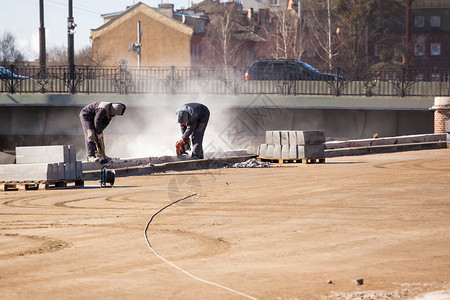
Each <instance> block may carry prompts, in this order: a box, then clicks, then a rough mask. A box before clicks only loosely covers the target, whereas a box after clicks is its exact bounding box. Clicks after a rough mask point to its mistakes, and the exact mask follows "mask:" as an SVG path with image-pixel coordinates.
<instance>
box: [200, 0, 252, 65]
mask: <svg viewBox="0 0 450 300" xmlns="http://www.w3.org/2000/svg"><path fill="white" fill-rule="evenodd" d="M240 16H241V15H240V14H239V12H238V9H237V4H236V3H231V4H226V5H224V4H221V3H219V2H217V5H216V6H215V8H214V10H213V11H211V12H210V22H209V24H208V29H207V37H208V38H207V39H206V43H207V45H206V47H208V48H209V50H210V51H211V52H212V53H213V56H214V57H213V59H214V58H216V59H215V65H219V66H222V67H224V68H229V67H232V66H237V65H240V61H241V58H243V57H246V56H247V54H245V53H242V51H241V50H242V49H243V48H245V47H241V46H242V45H243V44H244V41H245V38H244V39H240V38H239V35H238V34H237V32H238V31H239V29H244V28H240V27H241V26H240V25H239V22H238V20H239V18H240ZM238 51H239V53H238Z"/></svg>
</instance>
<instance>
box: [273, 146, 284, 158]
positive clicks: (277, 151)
mask: <svg viewBox="0 0 450 300" xmlns="http://www.w3.org/2000/svg"><path fill="white" fill-rule="evenodd" d="M281 147H282V145H274V147H273V156H272V157H273V158H281Z"/></svg>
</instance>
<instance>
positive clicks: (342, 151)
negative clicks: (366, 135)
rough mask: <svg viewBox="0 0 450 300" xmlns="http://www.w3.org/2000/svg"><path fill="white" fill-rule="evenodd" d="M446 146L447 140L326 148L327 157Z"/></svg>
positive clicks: (443, 147) (442, 147)
mask: <svg viewBox="0 0 450 300" xmlns="http://www.w3.org/2000/svg"><path fill="white" fill-rule="evenodd" d="M445 148H447V142H446V141H441V142H428V143H411V144H398V145H379V146H367V147H351V148H338V149H327V150H325V157H338V156H352V155H366V154H377V153H392V152H403V151H415V150H431V149H445Z"/></svg>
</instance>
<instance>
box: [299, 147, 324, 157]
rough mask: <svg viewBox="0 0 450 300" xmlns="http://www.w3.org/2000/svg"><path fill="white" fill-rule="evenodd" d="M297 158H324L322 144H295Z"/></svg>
mask: <svg viewBox="0 0 450 300" xmlns="http://www.w3.org/2000/svg"><path fill="white" fill-rule="evenodd" d="M297 151H298V153H297V158H324V157H325V147H324V145H323V144H318V145H303V146H297Z"/></svg>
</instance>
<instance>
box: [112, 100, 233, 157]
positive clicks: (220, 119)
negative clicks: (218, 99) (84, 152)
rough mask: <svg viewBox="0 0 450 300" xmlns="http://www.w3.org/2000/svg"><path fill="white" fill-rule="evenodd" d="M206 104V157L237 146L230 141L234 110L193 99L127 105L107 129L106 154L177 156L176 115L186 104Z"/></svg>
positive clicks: (178, 137)
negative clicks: (228, 134) (228, 128)
mask: <svg viewBox="0 0 450 300" xmlns="http://www.w3.org/2000/svg"><path fill="white" fill-rule="evenodd" d="M189 102H199V103H203V104H205V105H206V106H207V107H208V108H209V110H210V113H211V116H210V119H209V123H208V127H207V128H206V132H205V136H204V139H203V150H204V152H205V157H207V158H211V157H219V156H221V154H223V152H225V151H228V150H232V149H233V148H235V146H233V145H232V143H231V142H230V141H229V138H228V136H227V134H226V133H227V127H229V126H230V125H231V124H232V122H233V115H232V113H231V110H229V109H226V108H224V106H223V105H220V104H219V103H214V101H211V100H209V101H208V100H207V99H202V98H201V97H198V96H194V97H193V98H191V99H188V98H186V100H185V101H182V102H180V101H178V100H177V101H174V102H173V103H155V102H154V101H153V102H152V104H149V106H145V105H143V106H133V105H129V106H127V110H126V112H125V114H124V115H123V116H117V117H114V118H113V120H112V121H111V124H110V125H109V126H108V128H106V129H105V132H104V136H105V146H106V153H107V155H108V156H110V157H117V158H143V157H161V156H174V155H175V154H176V153H175V143H176V141H177V140H179V139H180V138H181V130H180V126H179V124H178V123H177V118H176V115H175V112H176V110H177V109H178V108H179V107H180V106H181V105H183V104H184V103H189Z"/></svg>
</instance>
